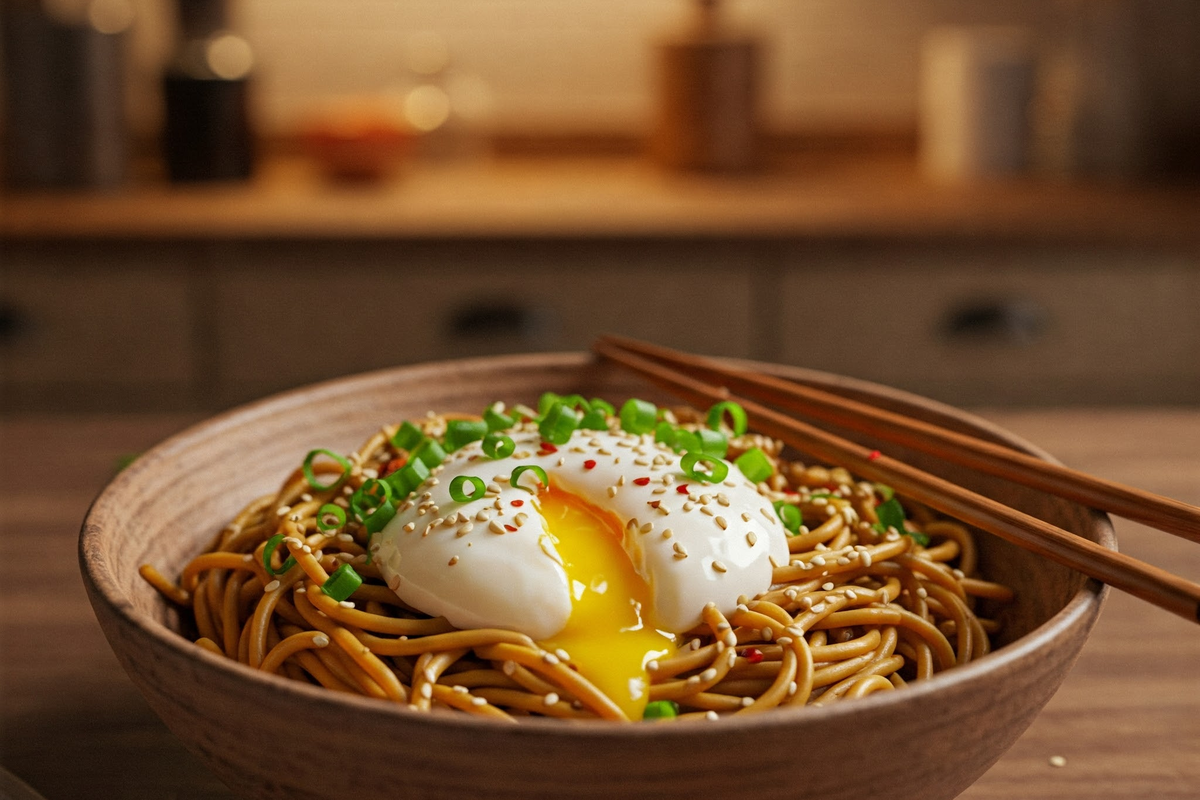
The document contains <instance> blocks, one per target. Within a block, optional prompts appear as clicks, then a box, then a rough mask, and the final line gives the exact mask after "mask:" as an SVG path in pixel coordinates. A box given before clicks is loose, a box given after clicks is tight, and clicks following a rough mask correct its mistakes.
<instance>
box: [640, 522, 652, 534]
mask: <svg viewBox="0 0 1200 800" xmlns="http://www.w3.org/2000/svg"><path fill="white" fill-rule="evenodd" d="M652 530H654V523H653V522H647V523H644V524H643V525H642V526H641V527H640V528H638V533H649V532H650V531H652Z"/></svg>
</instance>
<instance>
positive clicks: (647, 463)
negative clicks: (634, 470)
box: [633, 458, 650, 467]
mask: <svg viewBox="0 0 1200 800" xmlns="http://www.w3.org/2000/svg"><path fill="white" fill-rule="evenodd" d="M633 463H634V464H637V465H638V466H639V467H648V466H650V459H648V458H635V459H634V460H633Z"/></svg>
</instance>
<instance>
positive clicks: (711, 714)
mask: <svg viewBox="0 0 1200 800" xmlns="http://www.w3.org/2000/svg"><path fill="white" fill-rule="evenodd" d="M704 718H705V719H706V720H708V721H709V722H716V721H717V720H718V719H719V717H718V716H717V712H715V711H707V712H705V714H704Z"/></svg>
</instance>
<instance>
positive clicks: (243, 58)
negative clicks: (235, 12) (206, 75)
mask: <svg viewBox="0 0 1200 800" xmlns="http://www.w3.org/2000/svg"><path fill="white" fill-rule="evenodd" d="M205 56H206V60H207V62H208V68H209V69H211V70H212V71H213V74H215V75H216V76H217V77H218V78H224V79H225V80H236V79H237V78H244V77H246V76H247V75H248V74H250V68H251V67H253V66H254V53H253V52H252V51H251V50H250V45H249V44H247V43H246V40H245V39H243V38H242V37H240V36H236V35H235V34H232V33H221V34H218V35H216V36H214V37H213V38H212V39H210V40H209V42H208V46H207V48H206V50H205Z"/></svg>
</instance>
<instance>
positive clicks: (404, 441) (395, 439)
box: [392, 420, 425, 450]
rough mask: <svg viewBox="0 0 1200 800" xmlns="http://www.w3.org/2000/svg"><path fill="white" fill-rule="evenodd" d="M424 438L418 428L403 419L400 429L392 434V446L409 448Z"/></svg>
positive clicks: (398, 448)
mask: <svg viewBox="0 0 1200 800" xmlns="http://www.w3.org/2000/svg"><path fill="white" fill-rule="evenodd" d="M424 438H425V434H423V433H421V429H420V428H418V427H417V426H416V425H413V424H412V423H411V422H409V421H408V420H405V421H404V423H403V424H402V425H401V426H400V429H399V430H398V431H396V432H395V433H394V434H392V447H395V448H396V449H397V450H411V449H412V448H413V447H414V446H415V445H416V444H417V442H419V441H421V440H422V439H424Z"/></svg>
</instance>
